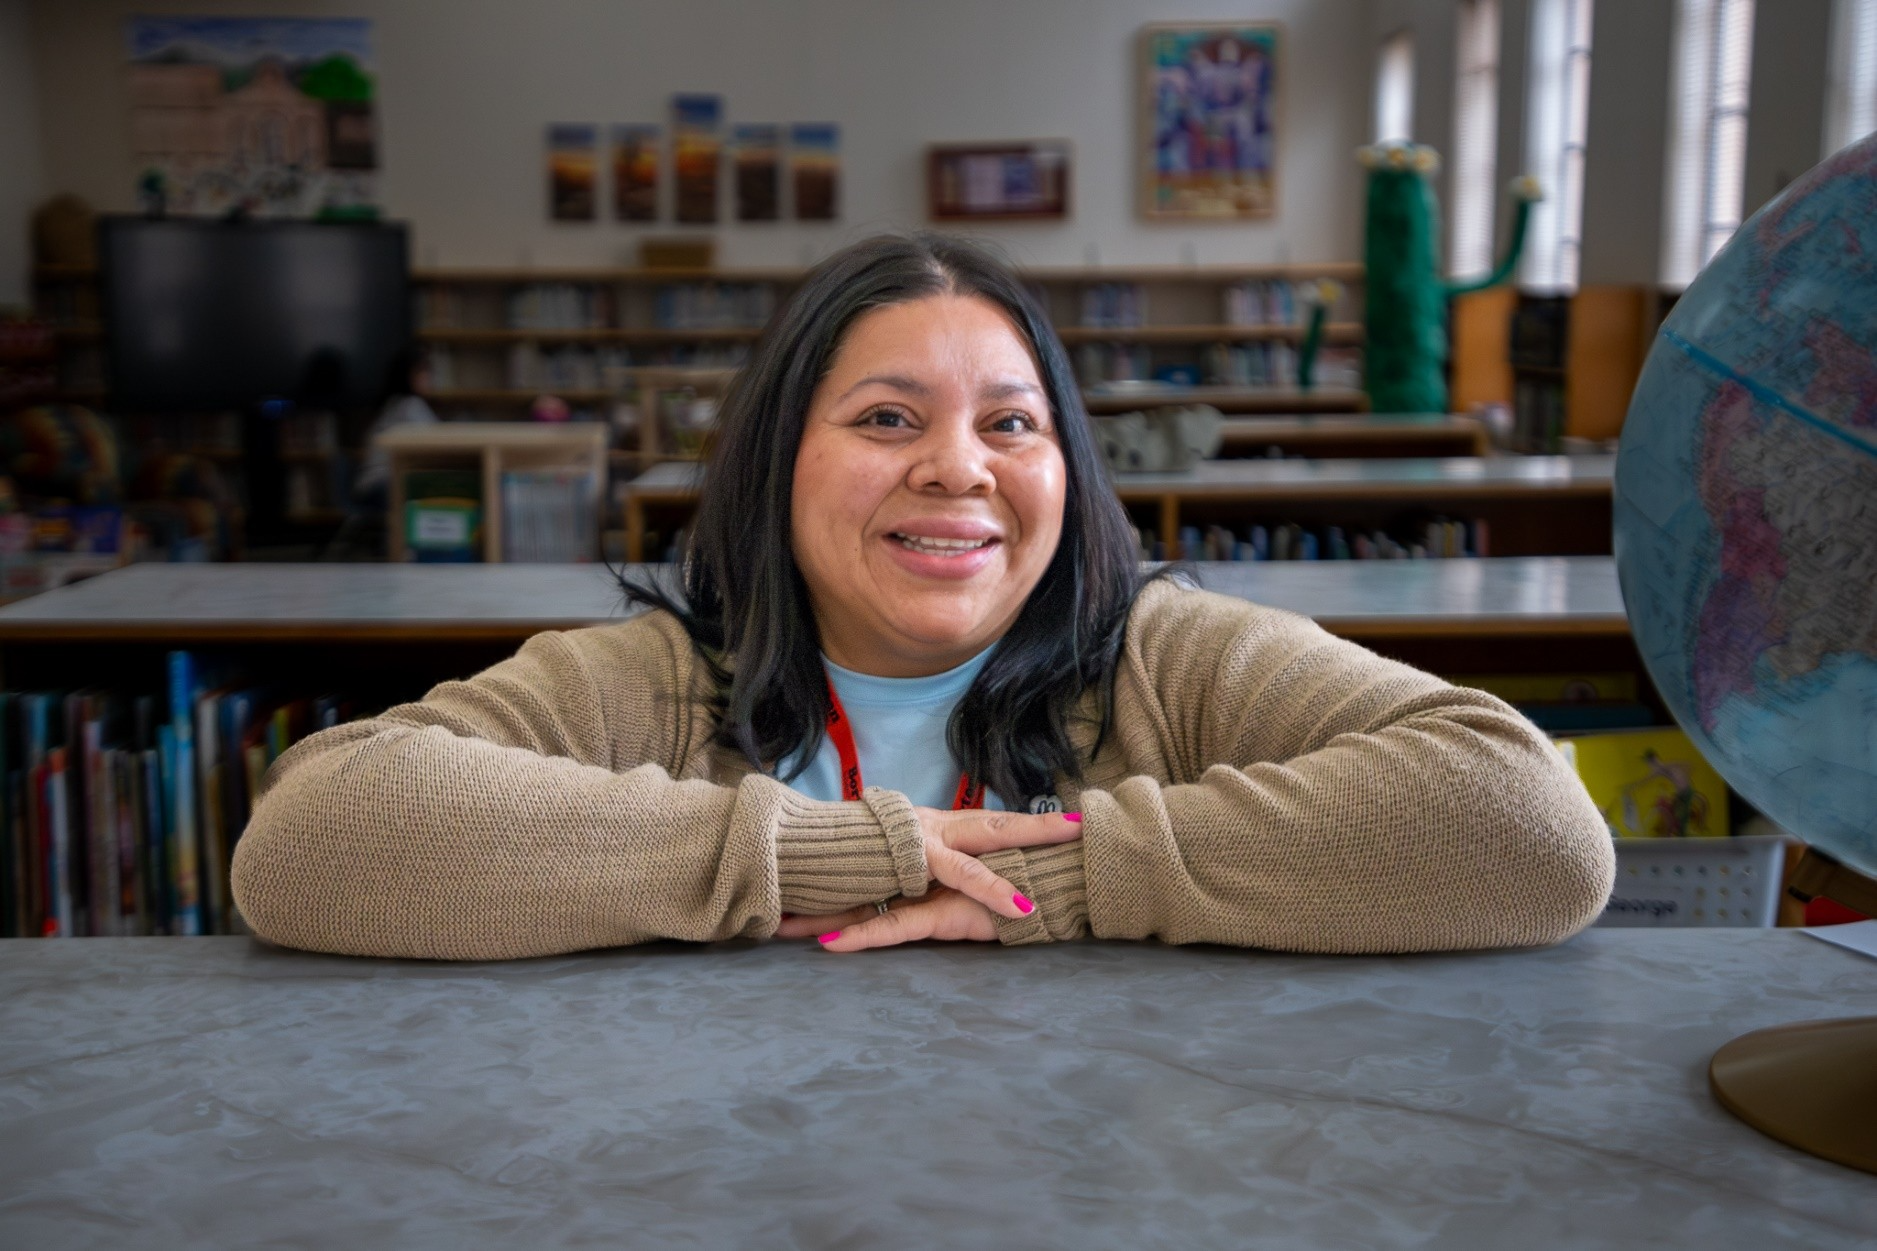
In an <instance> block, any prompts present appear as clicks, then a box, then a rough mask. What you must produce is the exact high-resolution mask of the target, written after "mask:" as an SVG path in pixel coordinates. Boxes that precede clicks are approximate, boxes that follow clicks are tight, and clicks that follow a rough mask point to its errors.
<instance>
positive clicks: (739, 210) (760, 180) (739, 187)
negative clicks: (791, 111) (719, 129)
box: [730, 125, 782, 222]
mask: <svg viewBox="0 0 1877 1251" xmlns="http://www.w3.org/2000/svg"><path fill="white" fill-rule="evenodd" d="M730 141H731V144H732V146H733V147H734V148H735V149H736V158H735V169H736V219H737V220H738V221H740V222H772V221H775V220H776V219H777V218H778V217H780V216H781V214H782V165H781V161H782V128H781V127H780V126H757V125H744V126H738V127H736V128H735V130H733V131H732V132H731V138H730Z"/></svg>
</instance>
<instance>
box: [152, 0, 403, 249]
mask: <svg viewBox="0 0 1877 1251" xmlns="http://www.w3.org/2000/svg"><path fill="white" fill-rule="evenodd" d="M125 35H126V40H127V43H128V52H129V61H130V64H129V67H128V71H129V80H130V82H129V86H130V90H129V96H130V142H131V154H132V159H133V161H134V162H135V165H136V170H137V196H138V201H139V203H140V205H141V207H142V208H143V209H144V210H145V211H146V212H165V213H173V214H181V215H189V216H220V215H222V214H224V213H229V212H241V213H247V214H250V215H252V216H255V217H314V216H317V217H336V218H347V217H375V216H377V212H378V186H377V169H378V148H377V138H376V125H375V121H374V116H373V103H374V101H375V99H376V96H377V82H376V79H375V77H374V72H373V67H372V55H371V22H370V21H369V20H368V19H365V18H351V17H347V18H295V17H133V18H130V19H128V21H127V22H126V25H125Z"/></svg>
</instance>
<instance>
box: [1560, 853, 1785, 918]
mask: <svg viewBox="0 0 1877 1251" xmlns="http://www.w3.org/2000/svg"><path fill="white" fill-rule="evenodd" d="M1785 845H1786V840H1785V839H1784V838H1782V837H1781V836H1779V835H1777V834H1749V835H1743V836H1739V837H1734V838H1619V839H1617V840H1616V888H1615V890H1613V891H1612V892H1611V894H1610V902H1609V903H1608V904H1606V905H1605V906H1604V909H1603V916H1602V917H1601V918H1600V919H1599V920H1598V921H1597V924H1598V925H1607V926H1613V927H1623V928H1630V929H1656V928H1670V927H1677V928H1679V927H1683V926H1697V925H1709V926H1731V927H1734V928H1756V927H1757V928H1765V927H1768V926H1771V925H1772V924H1773V923H1774V921H1775V920H1776V919H1777V918H1778V916H1779V892H1780V889H1781V882H1782V880H1783V878H1784V874H1785Z"/></svg>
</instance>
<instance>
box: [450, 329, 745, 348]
mask: <svg viewBox="0 0 1877 1251" xmlns="http://www.w3.org/2000/svg"><path fill="white" fill-rule="evenodd" d="M761 334H762V327H760V326H706V327H700V328H698V329H695V330H678V329H672V328H669V327H662V326H632V327H617V326H595V327H590V328H585V329H571V330H564V329H552V330H516V329H508V328H501V329H490V328H486V327H481V328H469V329H459V328H455V327H449V326H439V327H430V328H426V329H423V330H419V331H418V332H417V337H418V338H419V339H421V340H424V341H425V342H429V343H462V344H473V345H488V344H504V343H551V344H559V343H744V342H754V341H755V339H756V338H757V337H758V336H759V335H761Z"/></svg>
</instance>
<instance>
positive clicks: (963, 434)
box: [906, 412, 997, 495]
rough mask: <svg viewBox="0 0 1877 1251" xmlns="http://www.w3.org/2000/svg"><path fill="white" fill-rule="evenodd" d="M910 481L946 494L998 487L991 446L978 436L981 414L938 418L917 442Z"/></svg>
mask: <svg viewBox="0 0 1877 1251" xmlns="http://www.w3.org/2000/svg"><path fill="white" fill-rule="evenodd" d="M913 450H914V453H915V455H914V459H913V464H912V467H911V469H910V470H909V472H908V474H907V481H906V484H907V485H908V486H909V487H911V488H912V489H913V490H915V491H922V492H925V491H929V492H935V493H939V494H944V495H989V494H990V493H991V492H992V491H993V490H995V489H996V487H997V477H996V475H995V474H993V473H992V472H991V464H990V449H989V448H987V447H986V446H985V445H984V440H983V439H982V438H980V437H978V429H977V415H976V414H975V413H973V412H963V413H958V414H951V415H948V416H946V417H945V418H944V419H942V420H938V421H934V422H932V424H931V425H929V426H928V427H927V428H926V431H925V433H924V434H923V435H921V436H920V438H919V440H918V442H916V443H915V444H913Z"/></svg>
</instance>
